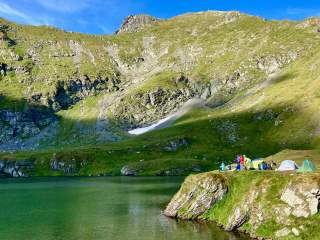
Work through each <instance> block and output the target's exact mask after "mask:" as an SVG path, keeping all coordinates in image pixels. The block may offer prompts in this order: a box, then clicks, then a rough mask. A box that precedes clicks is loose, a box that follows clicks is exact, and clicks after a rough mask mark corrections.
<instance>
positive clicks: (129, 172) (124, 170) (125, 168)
mask: <svg viewBox="0 0 320 240" xmlns="http://www.w3.org/2000/svg"><path fill="white" fill-rule="evenodd" d="M120 172H121V175H122V176H136V175H138V171H137V170H136V169H131V168H130V167H129V166H123V167H122V168H121V170H120Z"/></svg>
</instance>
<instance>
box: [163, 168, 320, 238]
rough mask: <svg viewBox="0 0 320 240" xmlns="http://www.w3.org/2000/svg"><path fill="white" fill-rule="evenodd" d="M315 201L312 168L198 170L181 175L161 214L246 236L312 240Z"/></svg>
mask: <svg viewBox="0 0 320 240" xmlns="http://www.w3.org/2000/svg"><path fill="white" fill-rule="evenodd" d="M242 181H243V182H242ZM319 206H320V176H319V174H318V173H314V174H307V175H298V174H282V173H271V172H270V173H262V172H253V173H252V172H251V173H227V174H221V173H204V174H199V175H193V176H190V177H188V178H187V179H186V180H185V182H184V183H183V185H182V186H181V189H180V190H179V192H178V193H177V194H176V195H175V196H174V197H173V199H172V200H171V202H170V203H169V204H168V206H167V208H166V209H165V211H164V214H165V215H166V216H169V217H176V218H181V219H198V220H209V221H216V222H218V223H219V224H221V225H222V226H223V228H224V229H225V230H227V231H233V230H240V231H245V232H247V233H248V234H250V235H251V236H252V237H261V238H267V239H270V238H271V239H292V237H294V239H306V238H308V239H318V236H319V235H318V233H319V232H318V231H317V230H316V229H317V226H318V224H319V217H320V216H319Z"/></svg>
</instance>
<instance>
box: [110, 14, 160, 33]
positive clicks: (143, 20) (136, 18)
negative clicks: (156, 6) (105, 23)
mask: <svg viewBox="0 0 320 240" xmlns="http://www.w3.org/2000/svg"><path fill="white" fill-rule="evenodd" d="M157 20H159V19H157V18H155V17H152V16H150V15H147V14H137V15H130V16H128V17H126V18H125V20H124V21H123V23H122V25H121V27H120V28H119V29H118V30H117V31H116V32H115V34H121V33H132V32H138V31H140V30H141V29H142V28H144V27H145V26H149V25H151V24H152V23H154V22H156V21H157Z"/></svg>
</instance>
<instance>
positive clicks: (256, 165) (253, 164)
mask: <svg viewBox="0 0 320 240" xmlns="http://www.w3.org/2000/svg"><path fill="white" fill-rule="evenodd" d="M261 163H263V159H257V160H253V161H252V167H253V168H254V169H257V170H258V169H259V164H261Z"/></svg>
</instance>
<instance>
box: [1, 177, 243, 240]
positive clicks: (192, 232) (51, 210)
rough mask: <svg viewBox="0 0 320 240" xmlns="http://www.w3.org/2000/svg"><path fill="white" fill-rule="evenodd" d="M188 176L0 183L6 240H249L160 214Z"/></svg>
mask: <svg viewBox="0 0 320 240" xmlns="http://www.w3.org/2000/svg"><path fill="white" fill-rule="evenodd" d="M182 181H183V178H175V177H168V178H125V177H110V178H27V179H1V180H0V239H1V240H49V239H50V240H51V239H52V240H89V239H90V240H96V239H97V240H99V239H104V240H108V239H110V240H111V239H112V240H120V239H121V240H147V239H148V240H150V239H177V240H181V239H182V240H186V239H193V240H197V239H217V240H220V239H222V240H238V239H247V238H244V237H240V236H237V235H235V234H233V233H226V232H223V231H222V230H221V229H219V228H218V227H216V226H215V225H214V224H199V223H192V222H184V221H176V220H174V219H169V218H167V217H165V216H163V215H161V210H162V209H163V208H164V207H165V206H166V204H167V203H168V201H169V200H170V199H171V197H172V196H173V195H174V193H175V192H176V191H177V190H178V189H179V186H180V184H181V182H182Z"/></svg>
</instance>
